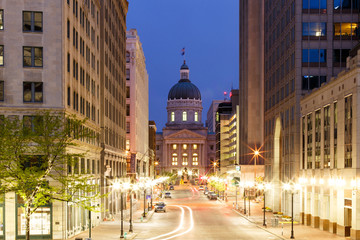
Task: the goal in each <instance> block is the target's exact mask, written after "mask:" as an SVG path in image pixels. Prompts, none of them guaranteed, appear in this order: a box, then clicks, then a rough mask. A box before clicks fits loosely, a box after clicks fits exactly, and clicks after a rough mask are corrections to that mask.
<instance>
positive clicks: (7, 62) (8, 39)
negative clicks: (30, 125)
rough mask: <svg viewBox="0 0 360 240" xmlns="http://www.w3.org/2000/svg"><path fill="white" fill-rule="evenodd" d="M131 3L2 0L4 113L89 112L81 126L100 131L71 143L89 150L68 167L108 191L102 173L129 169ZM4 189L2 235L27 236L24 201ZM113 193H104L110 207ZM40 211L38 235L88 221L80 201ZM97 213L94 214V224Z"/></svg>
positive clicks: (61, 234) (69, 230)
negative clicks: (127, 55)
mask: <svg viewBox="0 0 360 240" xmlns="http://www.w3.org/2000/svg"><path fill="white" fill-rule="evenodd" d="M127 7H128V2H127V0H121V1H98V0H66V1H63V0H54V1H47V0H34V1H26V0H18V1H11V0H3V1H0V115H17V116H19V117H20V118H27V119H29V120H31V117H32V116H33V115H34V114H36V112H38V111H39V110H45V109H46V110H56V111H62V112H64V113H65V114H75V115H76V117H77V118H79V119H85V118H87V119H88V120H87V122H86V123H85V125H84V126H83V128H84V129H86V130H87V131H89V132H90V133H92V134H93V135H94V136H98V137H94V138H93V139H92V140H86V139H80V140H79V141H78V142H79V146H78V147H76V148H75V147H74V148H72V149H69V151H73V152H75V153H84V154H85V157H84V158H81V159H80V164H79V165H78V166H77V169H76V165H75V166H73V167H72V168H71V171H73V172H75V173H76V172H78V173H82V174H87V173H90V174H91V176H92V177H91V178H90V175H89V181H92V182H93V183H98V184H99V185H101V186H102V187H103V188H102V189H104V191H107V190H106V188H104V187H105V186H106V185H104V182H105V181H104V180H105V178H104V176H105V175H107V176H109V177H115V176H118V177H121V176H125V175H126V153H125V136H126V133H125V116H126V114H125V113H126V87H125V81H126V80H125V46H126V44H125V36H126V25H125V19H126V13H127ZM5 197H6V198H5V199H7V198H9V199H12V201H7V200H6V201H5V202H1V203H0V223H1V225H2V226H3V229H5V231H0V238H2V237H4V236H5V235H6V238H9V239H17V238H19V237H20V238H24V235H25V229H24V226H25V223H24V222H23V218H21V219H20V218H19V220H16V219H17V215H16V213H18V215H19V216H20V214H21V211H23V210H22V208H21V202H17V203H14V202H13V201H14V199H17V198H16V196H15V194H14V193H7V194H6V195H5ZM112 198H114V196H111V195H110V199H107V200H105V203H106V204H105V208H109V209H110V210H109V212H111V213H112V212H114V210H115V208H114V206H115V204H114V201H113V200H112ZM94 204H100V203H94ZM38 211H41V212H35V215H37V216H41V217H39V218H38V221H37V222H34V224H33V225H31V235H33V237H35V235H36V237H37V238H43V239H45V238H46V239H66V238H68V237H71V236H74V235H76V234H78V233H79V232H80V231H83V230H84V229H86V228H88V219H87V217H86V216H87V214H88V211H87V210H85V209H83V208H81V207H80V206H77V205H74V204H70V203H61V202H56V201H55V202H53V203H52V204H50V205H49V206H44V207H43V208H41V209H39V210H38ZM4 212H6V213H7V215H6V219H5V218H4ZM100 215H101V213H93V214H92V223H93V224H95V225H97V224H99V222H100V219H103V217H102V216H101V217H100ZM4 219H5V222H3V220H4ZM31 224H32V223H31ZM39 227H41V229H39Z"/></svg>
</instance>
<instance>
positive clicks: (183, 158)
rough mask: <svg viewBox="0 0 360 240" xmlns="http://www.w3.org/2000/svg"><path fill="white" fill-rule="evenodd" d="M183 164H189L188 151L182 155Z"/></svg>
mask: <svg viewBox="0 0 360 240" xmlns="http://www.w3.org/2000/svg"><path fill="white" fill-rule="evenodd" d="M182 165H183V166H187V165H188V155H187V153H183V155H182Z"/></svg>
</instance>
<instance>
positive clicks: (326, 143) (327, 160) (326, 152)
mask: <svg viewBox="0 0 360 240" xmlns="http://www.w3.org/2000/svg"><path fill="white" fill-rule="evenodd" d="M329 167H330V106H326V107H324V168H329Z"/></svg>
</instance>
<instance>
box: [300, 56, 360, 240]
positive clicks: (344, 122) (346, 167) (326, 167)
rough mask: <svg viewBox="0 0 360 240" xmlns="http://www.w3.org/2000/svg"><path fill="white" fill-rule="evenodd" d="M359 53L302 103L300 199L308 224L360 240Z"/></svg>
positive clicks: (303, 215) (301, 208)
mask: <svg viewBox="0 0 360 240" xmlns="http://www.w3.org/2000/svg"><path fill="white" fill-rule="evenodd" d="M354 52H355V54H356V52H357V55H356V56H354V57H352V58H350V57H349V58H348V60H347V67H346V70H344V71H342V72H341V73H340V74H339V75H338V77H337V78H333V79H332V80H331V81H330V82H329V83H328V84H326V85H325V86H322V87H321V88H320V89H318V90H317V91H314V92H312V93H311V94H309V95H307V96H306V97H304V98H303V99H302V100H301V105H300V106H301V119H300V122H301V125H300V126H301V138H300V139H301V145H300V156H301V158H300V183H301V184H302V189H301V191H299V192H298V194H299V199H300V220H301V222H302V223H303V224H305V225H308V226H312V227H315V228H320V229H322V230H324V231H330V232H332V233H336V234H338V235H340V236H349V237H351V239H360V235H359V232H360V221H359V214H360V194H359V188H360V179H359V176H358V169H359V167H360V166H359V161H358V159H359V151H358V150H359V148H358V143H359V141H360V135H359V128H358V127H359V126H360V125H358V123H359V119H360V117H359V113H360V101H359V97H360V91H359V89H360V88H359V86H360V83H359V80H360V68H359V63H360V51H358V50H356V51H354ZM358 110H359V111H358Z"/></svg>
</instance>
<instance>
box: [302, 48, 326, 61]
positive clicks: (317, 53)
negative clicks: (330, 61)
mask: <svg viewBox="0 0 360 240" xmlns="http://www.w3.org/2000/svg"><path fill="white" fill-rule="evenodd" d="M302 52H303V54H302V62H310V63H315V62H320V63H325V62H326V49H303V51H302Z"/></svg>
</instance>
